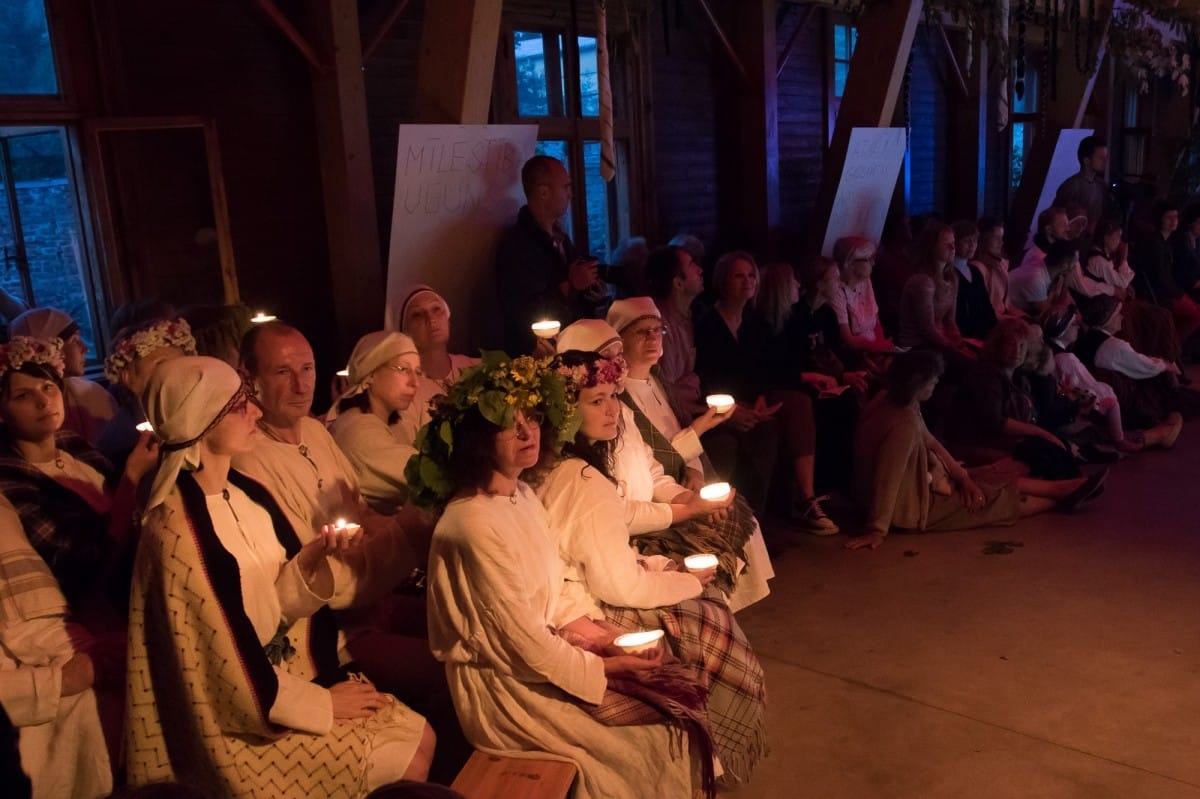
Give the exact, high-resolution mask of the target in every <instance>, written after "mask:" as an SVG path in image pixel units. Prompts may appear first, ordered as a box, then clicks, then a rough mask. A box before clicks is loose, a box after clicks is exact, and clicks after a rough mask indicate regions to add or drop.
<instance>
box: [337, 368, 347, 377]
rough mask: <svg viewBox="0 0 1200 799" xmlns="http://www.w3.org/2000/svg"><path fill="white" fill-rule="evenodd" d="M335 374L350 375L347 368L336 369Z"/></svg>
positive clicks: (340, 375) (339, 375)
mask: <svg viewBox="0 0 1200 799" xmlns="http://www.w3.org/2000/svg"><path fill="white" fill-rule="evenodd" d="M337 376H338V377H349V376H350V370H349V369H338V370H337Z"/></svg>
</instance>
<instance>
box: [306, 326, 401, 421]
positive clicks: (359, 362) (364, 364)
mask: <svg viewBox="0 0 1200 799" xmlns="http://www.w3.org/2000/svg"><path fill="white" fill-rule="evenodd" d="M409 354H412V355H416V354H417V345H416V344H414V343H413V340H412V339H411V338H410V337H408V336H406V335H405V334H403V333H396V332H393V331H390V330H377V331H375V332H374V333H368V334H367V335H365V336H363V337H362V338H360V339H359V340H358V343H357V344H355V345H354V352H352V353H350V363H349V365H348V366H347V367H346V369H347V371H348V372H349V373H350V388H348V389H346V392H345V393H344V394H342V396H340V397H338V398H337V400H336V401H335V402H334V403H333V407H331V408H330V409H329V412H328V413H326V414H325V421H326V422H327V423H328V422H332V421H333V420H334V419H336V418H337V417H338V406H339V405H341V404H342V400H347V399H350V398H351V397H356V396H358V395H359V394H361V393H363V392H364V391H366V390H367V385H366V383H367V378H369V377H370V376H371V375H372V374H373V373H374V372H375V370H376V369H378V368H379V367H381V366H383V365H384V364H386V363H387V362H388V361H390V360H392V359H393V358H398V357H400V356H401V355H409Z"/></svg>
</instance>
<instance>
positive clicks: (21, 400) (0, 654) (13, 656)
mask: <svg viewBox="0 0 1200 799" xmlns="http://www.w3.org/2000/svg"><path fill="white" fill-rule="evenodd" d="M62 370H63V357H62V344H61V341H60V340H59V339H51V340H49V341H44V340H41V339H34V338H28V337H25V336H17V337H15V338H13V339H12V341H10V342H9V343H8V344H5V345H3V346H2V347H0V421H2V422H3V424H2V425H0V491H2V492H3V496H2V497H0V644H2V646H0V675H3V677H4V679H3V680H0V685H2V686H3V687H0V701H3V702H4V704H5V705H6V706H7V707H8V708H9V709H10V712H11V711H12V709H13V708H14V707H16V708H23V709H26V710H28V711H29V712H28V714H26V713H18V715H19V716H21V717H22V718H24V719H25V721H27V722H28V726H25V728H24V729H23V730H22V751H23V752H24V750H25V749H26V744H27V743H28V744H29V745H30V746H32V747H34V748H35V749H38V750H39V751H40V752H41V756H40V757H35V756H34V755H32V754H31V755H30V757H31V758H34V761H33V762H34V763H35V766H40V765H45V766H46V767H47V768H48V771H46V772H45V775H46V776H45V779H47V780H50V782H44V784H45V785H47V786H48V790H49V791H50V792H49V793H47V794H45V795H48V796H49V795H54V796H65V795H73V794H72V793H71V791H69V790H67V789H68V788H70V786H69V784H68V783H69V782H70V779H71V776H70V774H69V773H64V772H62V771H61V767H62V765H63V764H62V763H61V762H60V761H59V760H58V757H57V755H59V754H61V753H62V752H63V751H64V750H63V749H62V747H67V746H71V745H73V744H74V743H78V742H77V741H75V740H74V739H73V738H72V737H71V736H70V735H69V734H68V735H60V732H61V731H59V730H57V729H56V724H57V722H56V721H55V718H56V714H55V712H54V705H55V702H56V701H57V702H59V703H60V707H59V709H60V711H61V712H60V713H59V714H58V720H59V721H62V720H63V714H64V713H66V714H72V713H74V714H80V713H82V714H83V715H85V716H87V715H89V714H94V713H95V712H96V706H97V702H99V710H100V716H101V718H102V719H103V720H104V722H105V725H104V726H105V733H106V734H108V736H109V741H110V749H111V752H112V754H113V755H114V756H115V755H116V753H117V752H118V751H119V745H118V742H119V740H120V727H121V716H122V704H123V701H122V694H123V689H124V684H125V620H124V613H123V612H122V611H121V610H118V608H122V609H123V607H124V603H125V600H126V597H127V596H128V592H129V582H128V577H127V572H126V571H125V569H124V568H122V566H123V565H126V563H127V555H128V553H129V552H130V551H131V544H132V541H133V525H132V522H131V519H132V513H133V504H134V489H135V486H136V484H137V482H138V481H139V480H140V479H141V477H142V476H143V475H144V474H145V473H146V472H147V471H148V470H149V469H150V468H151V467H152V466H153V465H154V460H155V458H156V456H157V453H156V450H155V448H154V445H153V443H152V442H151V441H150V436H149V435H148V434H147V435H146V436H145V437H144V439H143V441H142V442H141V443H142V446H140V447H138V448H137V449H136V454H135V455H133V456H132V457H131V458H130V459H129V461H128V463H127V464H126V467H125V471H124V474H123V475H121V477H120V479H119V480H117V479H114V478H113V477H112V475H111V469H110V467H109V465H108V462H107V461H105V459H104V458H103V457H102V456H101V455H100V454H99V453H98V452H96V451H95V450H93V449H92V448H91V447H90V446H89V445H88V444H87V443H86V442H85V441H83V439H81V438H80V437H79V436H77V435H75V434H74V433H69V432H66V431H64V430H63V429H62V425H63V418H64V405H63V376H62ZM109 597H112V598H113V599H112V600H111V601H110V600H109ZM60 686H61V688H60ZM92 687H94V689H95V694H94V697H93V695H92V691H91V690H89V689H90V688H92ZM14 694H15V695H14ZM89 697H90V698H89ZM82 705H90V711H89V710H87V709H86V708H84V707H82ZM17 723H18V725H23V722H22V721H21V720H20V719H18V722H17ZM80 724H82V726H75V723H74V722H71V723H70V724H69V725H68V726H69V727H71V728H73V729H76V730H80V731H85V730H86V729H87V725H86V724H83V723H82V722H81V723H80ZM46 725H49V726H46ZM95 738H96V743H97V744H98V745H99V747H100V749H101V751H100V752H98V753H97V752H94V751H92V752H85V751H83V750H80V751H79V754H80V756H82V755H84V754H86V755H87V756H88V757H89V758H92V759H93V761H94V759H95V758H99V757H103V759H104V760H105V761H106V762H107V760H108V757H107V756H105V755H104V752H103V748H104V739H103V737H102V736H98V735H97V736H95ZM85 740H86V739H85ZM33 741H38V742H39V743H37V744H34V743H31V742H33ZM89 746H90V744H89ZM52 762H53V763H57V765H52ZM85 771H86V769H85ZM72 773H73V772H72ZM81 773H83V772H81ZM38 781H39V780H38V778H37V777H36V776H35V780H34V784H35V790H39V791H40V789H39V788H38ZM89 795H95V794H94V793H92V794H89Z"/></svg>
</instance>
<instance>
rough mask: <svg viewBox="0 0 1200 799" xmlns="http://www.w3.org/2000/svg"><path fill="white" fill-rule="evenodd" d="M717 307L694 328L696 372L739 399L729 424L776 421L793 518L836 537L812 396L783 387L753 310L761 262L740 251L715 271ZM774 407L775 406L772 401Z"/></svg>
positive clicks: (707, 384) (711, 389)
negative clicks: (822, 489)
mask: <svg viewBox="0 0 1200 799" xmlns="http://www.w3.org/2000/svg"><path fill="white" fill-rule="evenodd" d="M713 287H714V289H715V294H716V302H715V303H714V305H713V308H712V312H711V313H710V314H708V315H707V316H706V317H704V318H703V319H701V321H700V323H699V324H698V325H697V326H696V373H697V374H699V375H700V381H701V384H702V385H703V387H704V390H705V392H707V393H722V394H731V395H733V397H734V399H735V400H736V401H737V405H736V407H735V408H734V410H733V416H732V418H731V419H730V420H729V423H728V424H729V425H731V426H733V427H734V428H735V429H737V430H739V431H743V432H745V431H749V430H752V429H754V428H756V427H759V426H761V425H764V424H768V423H770V422H773V421H776V420H775V417H776V414H778V420H777V421H778V425H779V427H778V431H779V436H780V439H781V440H780V444H781V446H782V449H783V451H784V455H785V457H786V458H787V459H788V461H789V463H790V465H791V467H792V474H791V478H792V491H791V492H790V493H791V494H792V498H791V499H792V502H791V507H790V517H791V520H792V522H793V523H794V524H795V525H797V526H798V527H800V528H801V529H802V530H803V531H805V532H808V533H812V534H814V535H833V534H835V533H837V532H838V527H837V525H836V524H834V522H833V520H832V519H830V518H829V517H828V516H826V515H825V510H824V509H823V508H822V507H821V503H822V502H823V501H825V500H826V499H828V497H825V496H817V493H816V490H815V488H814V484H815V478H814V466H815V460H816V459H815V451H816V425H815V423H814V421H813V409H812V400H810V399H809V398H808V395H806V394H804V393H802V392H800V391H794V390H789V389H778V388H776V387H775V385H776V376H775V370H774V367H773V365H772V364H771V362H770V358H769V354H770V350H771V331H770V328H769V327H767V324H766V322H765V321H763V318H762V317H761V316H759V315H758V312H757V311H755V310H754V307H753V305H752V304H751V300H753V299H754V295H755V293H756V292H757V290H758V265H757V264H756V263H755V262H754V257H753V256H751V255H750V254H749V253H747V252H744V251H740V250H735V251H734V252H730V253H727V254H725V255H723V256H721V258H720V259H719V260H718V261H717V264H716V267H715V268H714V269H713ZM768 403H771V404H768Z"/></svg>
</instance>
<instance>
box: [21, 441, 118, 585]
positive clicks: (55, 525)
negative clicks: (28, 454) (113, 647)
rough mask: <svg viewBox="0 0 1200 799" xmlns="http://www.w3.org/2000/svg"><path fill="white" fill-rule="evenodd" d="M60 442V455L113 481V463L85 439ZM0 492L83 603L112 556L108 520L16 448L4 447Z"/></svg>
mask: <svg viewBox="0 0 1200 799" xmlns="http://www.w3.org/2000/svg"><path fill="white" fill-rule="evenodd" d="M56 438H57V442H56V443H57V445H58V448H59V449H60V450H62V451H63V452H66V453H67V454H69V455H71V456H72V457H74V458H75V459H77V460H80V461H83V462H84V463H86V464H87V465H89V466H91V467H92V468H94V469H95V470H96V471H98V472H100V474H102V475H104V476H105V477H106V478H108V477H109V475H110V472H111V467H110V466H109V464H108V461H107V460H106V459H105V458H104V456H103V455H101V454H100V453H99V452H97V451H96V450H94V449H92V447H91V446H90V445H88V443H87V442H86V441H84V440H83V439H82V438H80V437H79V436H77V435H75V434H74V433H68V432H65V431H60V432H59V433H58V434H57V437H56ZM0 491H2V492H3V493H4V496H5V497H6V498H7V499H8V501H9V502H11V503H12V505H13V507H14V508H16V511H17V515H19V516H20V517H21V525H22V527H24V528H25V536H26V537H27V538H28V539H29V543H30V544H31V545H32V546H33V548H34V550H35V551H36V552H37V553H38V555H40V556H41V557H42V560H44V561H45V562H46V565H47V566H48V567H49V568H50V572H51V574H53V575H54V578H55V579H56V580H57V581H58V584H59V587H60V588H61V589H62V592H63V593H64V594H65V595H66V597H67V600H68V601H69V602H75V601H77V600H78V599H79V598H80V597H82V596H83V595H84V594H85V593H87V590H88V589H89V588H90V587H91V586H92V585H93V583H94V581H95V579H96V578H97V575H98V574H99V572H100V571H101V569H100V568H99V566H100V564H102V563H103V562H104V560H105V558H106V557H107V555H108V554H109V551H110V539H109V537H108V534H107V531H108V519H107V518H105V517H104V516H101V515H100V514H98V513H96V512H95V511H94V510H93V509H92V506H91V505H89V504H88V503H87V501H86V500H84V499H83V498H82V497H81V496H79V495H78V494H76V493H75V492H74V491H72V490H71V489H69V488H67V487H65V486H64V485H62V484H61V483H59V482H57V481H55V480H53V479H52V478H50V477H48V476H47V475H45V474H43V473H42V472H41V471H39V470H38V469H37V467H35V466H33V465H32V464H30V463H29V461H27V460H25V458H23V457H21V455H20V453H19V452H18V451H17V450H16V447H15V446H14V445H13V444H12V443H11V442H5V443H4V444H3V445H2V446H0Z"/></svg>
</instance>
